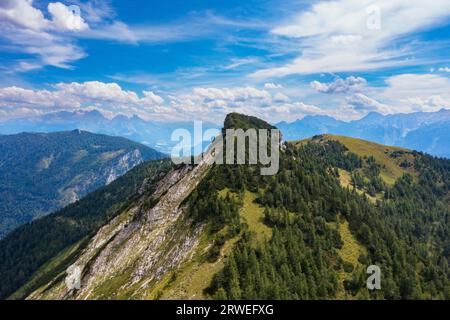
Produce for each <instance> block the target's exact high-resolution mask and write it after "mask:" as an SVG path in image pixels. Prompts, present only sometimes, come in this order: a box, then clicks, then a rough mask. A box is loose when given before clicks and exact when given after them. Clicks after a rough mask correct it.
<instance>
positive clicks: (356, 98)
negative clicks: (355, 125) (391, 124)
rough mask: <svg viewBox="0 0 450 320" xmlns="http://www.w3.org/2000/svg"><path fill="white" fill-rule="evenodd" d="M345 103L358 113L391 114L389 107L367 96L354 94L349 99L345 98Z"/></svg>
mask: <svg viewBox="0 0 450 320" xmlns="http://www.w3.org/2000/svg"><path fill="white" fill-rule="evenodd" d="M346 102H347V104H348V105H350V106H351V107H352V108H354V109H355V110H356V111H360V112H365V113H367V112H371V111H376V112H379V113H382V114H388V113H391V109H390V108H389V106H387V105H385V104H382V103H380V102H378V101H376V100H375V99H372V98H369V97H368V96H366V95H364V94H362V93H355V94H353V95H351V96H350V97H347V98H346Z"/></svg>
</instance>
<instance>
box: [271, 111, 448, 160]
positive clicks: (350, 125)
mask: <svg viewBox="0 0 450 320" xmlns="http://www.w3.org/2000/svg"><path fill="white" fill-rule="evenodd" d="M277 127H278V128H279V129H280V130H281V131H282V132H283V138H284V139H285V140H298V139H305V138H308V137H311V136H314V135H318V134H324V133H330V134H336V135H345V136H350V137H355V138H360V139H364V140H369V141H373V142H378V143H382V144H385V145H392V146H398V147H404V148H409V149H414V150H418V151H423V152H426V153H429V154H431V155H434V156H438V157H446V158H450V143H449V137H450V110H445V109H442V110H440V111H438V112H416V113H410V114H394V115H386V116H384V115H381V114H379V113H376V112H372V113H369V114H368V115H367V116H366V117H364V118H362V119H360V120H356V121H351V122H344V121H339V120H336V119H334V118H332V117H328V116H307V117H305V118H303V119H302V120H297V121H295V122H292V123H287V122H281V123H278V124H277Z"/></svg>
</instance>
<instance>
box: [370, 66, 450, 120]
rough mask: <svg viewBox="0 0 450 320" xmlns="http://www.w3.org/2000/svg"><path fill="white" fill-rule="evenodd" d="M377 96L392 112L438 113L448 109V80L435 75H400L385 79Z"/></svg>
mask: <svg viewBox="0 0 450 320" xmlns="http://www.w3.org/2000/svg"><path fill="white" fill-rule="evenodd" d="M386 84H387V85H388V86H387V88H385V89H381V90H380V91H379V92H378V95H379V97H380V98H381V99H383V100H384V101H386V102H387V103H389V104H390V105H391V106H392V111H393V112H395V113H397V112H415V111H438V110H440V109H442V108H446V109H450V79H449V78H447V77H443V76H439V75H436V74H402V75H397V76H392V77H389V78H387V79H386Z"/></svg>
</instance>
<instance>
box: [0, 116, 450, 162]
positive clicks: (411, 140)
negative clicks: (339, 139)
mask: <svg viewBox="0 0 450 320" xmlns="http://www.w3.org/2000/svg"><path fill="white" fill-rule="evenodd" d="M276 126H277V127H278V128H280V130H281V131H282V132H283V137H284V139H286V140H298V139H304V138H308V137H311V136H314V135H317V134H324V133H330V134H336V135H345V136H351V137H355V138H360V139H365V140H369V141H373V142H378V143H381V144H386V145H393V146H398V147H404V148H410V149H414V150H419V151H423V152H427V153H429V154H431V155H434V156H439V157H447V158H450V143H448V137H449V136H450V135H449V134H450V110H445V109H442V110H440V111H438V112H417V113H410V114H394V115H386V116H384V115H381V114H379V113H376V112H372V113H369V114H368V115H367V116H366V117H364V118H362V119H360V120H355V121H351V122H345V121H340V120H336V119H334V118H332V117H329V116H307V117H305V118H303V119H302V120H297V121H294V122H292V123H287V122H281V123H278V124H276ZM178 128H184V129H187V130H188V131H189V132H191V133H193V130H194V129H193V123H192V122H171V123H170V122H158V121H146V120H143V119H141V118H140V117H138V116H133V117H126V116H123V115H119V116H116V117H114V118H112V119H108V118H106V117H104V116H103V115H102V114H101V113H100V112H99V111H96V110H93V111H87V112H84V111H82V112H81V111H75V112H67V111H62V112H57V113H50V114H46V115H43V116H38V117H32V118H23V119H14V120H8V121H4V122H0V134H15V133H20V132H55V131H66V130H74V129H81V130H86V131H90V132H94V133H100V134H107V135H111V136H121V137H125V138H127V139H130V140H133V141H136V142H139V143H142V144H145V145H147V146H150V147H152V148H154V149H156V150H158V151H160V152H163V153H166V154H170V152H171V149H172V147H173V146H174V145H175V144H176V143H177V142H172V141H171V135H172V132H173V131H174V130H176V129H178ZM210 128H216V129H219V126H217V125H215V124H213V123H203V130H207V129H210ZM205 146H206V144H205Z"/></svg>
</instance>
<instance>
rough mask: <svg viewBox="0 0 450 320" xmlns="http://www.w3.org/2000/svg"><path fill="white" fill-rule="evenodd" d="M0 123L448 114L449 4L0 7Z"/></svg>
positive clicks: (290, 1) (28, 3)
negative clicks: (70, 116) (74, 116)
mask: <svg viewBox="0 0 450 320" xmlns="http://www.w3.org/2000/svg"><path fill="white" fill-rule="evenodd" d="M0 30H1V32H0V121H5V120H8V119H12V118H23V117H35V116H39V115H42V114H46V113H51V112H58V111H61V110H68V111H83V110H86V111H88V110H93V109H96V110H99V111H100V112H102V113H103V114H104V115H105V116H107V117H114V116H116V115H119V114H124V115H127V116H132V115H138V116H140V117H142V118H144V119H152V120H160V121H180V120H183V121H184V120H204V121H211V122H215V123H220V122H221V121H223V118H224V117H225V115H226V114H227V113H230V112H241V113H245V114H250V115H255V116H259V117H261V118H264V119H265V120H268V121H270V122H272V123H276V122H279V121H288V122H291V121H295V120H297V119H301V118H303V117H305V116H307V115H326V116H331V117H334V118H337V119H341V120H345V121H349V120H353V119H359V118H362V117H364V116H365V115H367V114H368V113H370V112H379V113H382V114H395V113H411V112H418V111H424V112H432V111H438V110H440V109H442V108H445V109H450V1H449V0H433V1H429V0H415V1H410V0H389V1H388V0H334V1H325V0H318V1H303V0H296V1H294V0H283V1H280V0H278V1H275V0H258V1H257V0H246V1H237V0H227V1H223V0H208V1H206V0H176V1H175V0H164V1H156V0H152V1H144V0H133V1H124V0H121V1H119V0H104V1H101V0H90V1H88V0H73V1H62V2H52V1H41V0H34V1H32V0H0Z"/></svg>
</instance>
